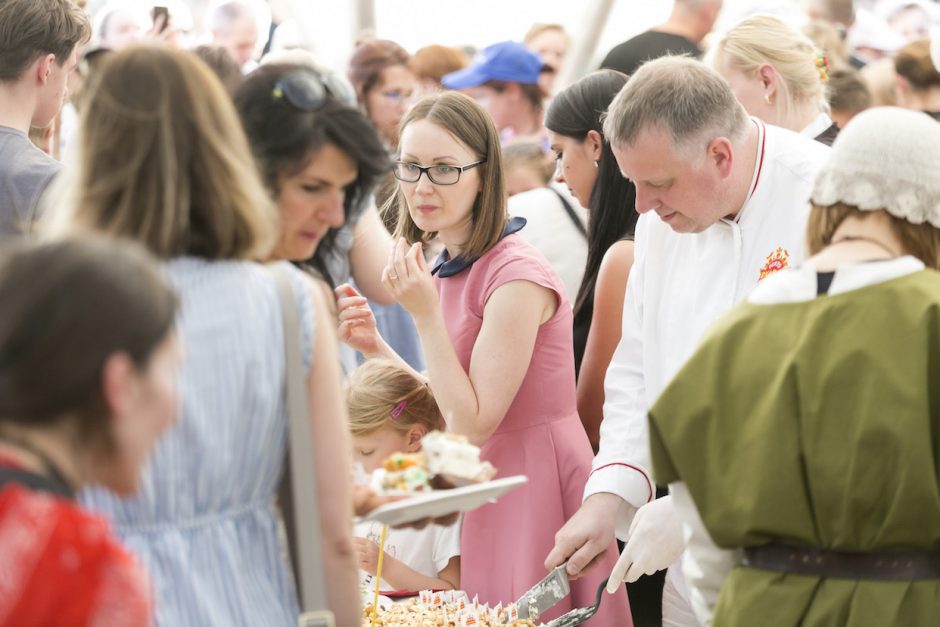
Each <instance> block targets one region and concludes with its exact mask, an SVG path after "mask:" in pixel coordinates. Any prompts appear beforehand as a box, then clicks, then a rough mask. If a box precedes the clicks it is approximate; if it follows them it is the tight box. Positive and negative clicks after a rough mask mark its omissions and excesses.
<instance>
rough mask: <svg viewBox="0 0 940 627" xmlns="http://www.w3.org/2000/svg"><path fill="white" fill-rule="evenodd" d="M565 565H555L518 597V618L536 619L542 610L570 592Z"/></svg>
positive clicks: (566, 564)
mask: <svg viewBox="0 0 940 627" xmlns="http://www.w3.org/2000/svg"><path fill="white" fill-rule="evenodd" d="M567 566H568V562H565V563H564V564H562V565H561V566H556V567H555V568H554V569H552V571H551V572H550V573H548V575H547V576H546V577H545V578H544V579H543V580H542V581H540V582H538V583H537V584H535V585H534V586H532V588H531V589H530V590H529V591H528V592H526V593H525V594H523V595H522V596H521V597H519V600H518V601H516V608H517V609H518V610H519V618H529V619H531V620H534V621H535V620H538V619H539V615H540V614H542V612H545V611H546V610H548V609H551V608H552V607H554V606H555V604H556V603H558V602H559V601H561V600H562V599H564V598H565V597H566V596H568V594H570V593H571V586H569V585H568V572H567V571H566V570H565V568H566V567H567Z"/></svg>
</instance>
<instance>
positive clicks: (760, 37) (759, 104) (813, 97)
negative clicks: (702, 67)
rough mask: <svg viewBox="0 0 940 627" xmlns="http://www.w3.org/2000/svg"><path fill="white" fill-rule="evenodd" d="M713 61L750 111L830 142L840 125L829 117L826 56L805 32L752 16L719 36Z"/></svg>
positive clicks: (825, 142) (765, 118) (785, 126)
mask: <svg viewBox="0 0 940 627" xmlns="http://www.w3.org/2000/svg"><path fill="white" fill-rule="evenodd" d="M712 65H713V66H714V68H715V69H716V70H718V73H719V74H721V75H722V76H723V77H724V78H725V80H727V81H728V83H729V84H730V85H731V89H732V91H734V95H735V97H736V98H737V99H738V101H739V102H740V103H741V104H742V105H743V106H744V108H745V109H746V110H747V112H748V113H749V114H750V115H752V116H753V117H755V118H759V119H761V120H763V121H764V122H766V123H767V124H773V125H774V126H781V127H783V128H786V129H789V130H791V131H793V132H795V133H799V134H801V135H805V136H807V137H811V138H813V139H815V140H817V141H819V142H821V143H823V144H825V145H827V146H831V145H832V142H833V140H834V139H835V138H836V135H838V133H839V127H838V126H836V125H835V124H834V123H833V121H832V118H830V117H829V99H828V93H827V89H826V81H828V80H829V61H828V59H827V58H826V55H825V53H824V52H823V51H821V50H819V49H818V48H816V46H815V45H814V44H813V42H811V41H810V40H809V38H808V37H806V35H804V34H802V33H801V32H799V31H798V30H796V29H794V28H792V27H790V26H789V25H787V24H786V23H785V22H783V21H782V20H780V19H779V18H776V17H773V16H770V15H754V16H751V17H749V18H747V19H745V20H742V21H741V22H739V23H738V24H737V25H736V26H734V28H732V29H731V30H730V31H728V32H727V33H726V34H725V36H724V37H722V39H721V41H719V42H718V45H717V46H716V48H715V52H714V54H713V55H712Z"/></svg>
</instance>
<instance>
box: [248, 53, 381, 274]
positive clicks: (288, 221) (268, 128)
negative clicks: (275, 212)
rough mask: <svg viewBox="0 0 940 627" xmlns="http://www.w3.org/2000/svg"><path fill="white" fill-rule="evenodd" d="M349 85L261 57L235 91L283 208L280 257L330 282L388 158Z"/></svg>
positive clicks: (250, 139)
mask: <svg viewBox="0 0 940 627" xmlns="http://www.w3.org/2000/svg"><path fill="white" fill-rule="evenodd" d="M347 93H348V87H347V86H346V85H345V84H344V83H342V82H340V81H338V80H337V79H336V78H335V77H334V76H332V75H330V74H327V73H322V74H321V73H319V72H317V71H315V70H313V69H311V68H308V67H301V66H298V65H262V66H261V67H259V68H258V69H257V70H255V71H254V72H252V73H251V74H250V75H249V76H248V78H247V79H246V80H245V82H244V84H243V85H242V86H241V87H240V88H239V89H238V91H237V92H236V93H235V107H236V109H237V110H238V113H239V115H240V116H241V121H242V126H243V127H244V129H245V133H246V134H247V136H248V143H249V145H250V146H251V150H252V152H253V153H254V156H255V161H256V163H257V164H258V169H259V170H260V172H261V175H262V179H263V181H264V183H265V185H266V186H267V188H268V191H269V193H270V194H271V196H272V197H273V198H274V200H275V202H276V203H277V205H278V209H279V210H280V214H281V234H280V243H279V245H278V246H277V247H276V249H275V255H276V256H277V258H279V259H287V260H289V261H295V262H306V261H308V260H309V262H310V264H311V265H312V266H313V267H314V269H315V270H317V272H318V273H320V275H321V277H322V278H324V279H325V280H326V281H327V282H328V283H330V287H333V283H334V282H335V281H337V280H345V279H346V277H345V276H340V277H335V276H332V275H333V274H334V273H333V272H331V265H332V258H333V257H334V256H336V255H339V254H343V253H342V251H343V248H344V247H343V244H342V243H340V242H337V236H338V229H340V227H342V226H343V225H344V224H347V223H348V222H350V221H355V220H356V219H357V218H358V217H359V216H360V214H361V213H362V211H363V209H364V207H365V204H366V202H367V201H368V199H369V195H370V194H371V192H372V188H373V187H374V186H375V184H376V182H377V181H378V179H379V178H380V177H381V175H382V174H384V173H385V172H387V171H388V167H389V162H388V159H387V158H386V157H385V150H384V148H383V147H382V144H381V142H380V141H379V138H378V135H377V134H376V133H375V131H374V130H373V128H372V125H371V124H370V123H369V120H368V118H366V116H365V115H363V114H362V113H361V112H360V111H358V110H357V109H356V108H355V107H353V106H350V105H349V104H347V103H345V102H344V101H343V98H344V97H345V96H346V95H347Z"/></svg>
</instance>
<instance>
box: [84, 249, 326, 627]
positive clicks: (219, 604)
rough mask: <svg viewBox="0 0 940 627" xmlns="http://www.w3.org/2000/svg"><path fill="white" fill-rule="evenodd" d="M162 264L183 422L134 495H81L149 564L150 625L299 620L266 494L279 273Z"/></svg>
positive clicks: (281, 430)
mask: <svg viewBox="0 0 940 627" xmlns="http://www.w3.org/2000/svg"><path fill="white" fill-rule="evenodd" d="M166 274H167V276H168V278H169V280H170V282H171V283H172V284H173V285H174V286H175V288H176V289H177V290H178V292H179V294H180V298H181V301H182V306H181V311H180V315H179V319H178V326H177V328H178V332H179V334H180V337H181V339H182V342H183V347H184V351H185V361H184V366H183V368H182V370H181V374H180V397H181V401H180V402H181V411H180V414H179V421H178V422H177V424H175V425H174V426H173V427H171V428H170V429H168V431H167V433H166V434H165V436H164V437H163V439H162V440H161V441H160V442H159V444H158V445H157V447H156V450H155V451H154V455H153V457H152V459H151V461H150V463H149V464H148V466H147V468H146V469H145V470H144V473H143V477H142V482H141V487H140V492H139V493H138V494H137V495H136V496H135V497H134V498H133V499H130V500H124V501H122V500H120V499H118V498H117V497H115V496H113V495H111V494H110V493H108V492H106V491H104V490H101V489H93V490H88V491H86V492H85V493H84V494H83V495H82V498H81V500H82V502H83V503H84V504H85V505H86V506H87V507H89V508H90V509H92V510H95V511H97V512H100V513H102V514H104V515H106V516H108V517H110V519H111V520H112V522H113V524H114V526H115V529H116V530H117V532H118V534H119V535H120V537H121V538H122V539H123V540H124V542H125V545H126V546H127V547H128V548H129V549H130V550H131V551H133V552H134V553H136V554H137V555H138V556H139V557H140V559H141V560H142V561H143V563H144V564H145V566H146V567H147V569H148V571H149V572H150V575H151V577H152V579H153V582H154V596H155V605H156V624H157V625H161V626H165V627H170V626H172V627H187V626H189V625H192V626H194V627H195V626H198V627H206V626H211V625H220V626H226V627H228V626H233V625H245V626H249V625H250V626H251V627H264V626H267V625H271V626H277V627H288V626H293V625H296V624H297V613H298V604H297V596H296V592H295V589H294V583H293V580H292V578H291V575H290V568H289V566H288V565H287V563H286V561H285V558H284V555H285V554H284V552H283V550H282V545H281V543H280V541H279V536H278V528H279V527H278V525H279V523H278V514H277V512H276V510H275V506H274V495H275V492H276V489H277V485H278V481H279V479H280V476H281V473H282V469H283V460H284V451H285V446H286V442H287V413H286V405H285V391H286V388H285V358H284V350H283V341H284V339H283V330H282V324H281V310H280V300H279V298H278V293H277V289H276V287H275V283H274V279H273V277H272V276H271V275H270V272H269V270H268V269H266V268H265V267H264V266H261V265H259V264H254V263H248V262H231V261H206V260H203V259H195V258H180V259H176V260H173V261H171V262H169V263H168V264H167V265H166ZM291 283H292V285H293V287H294V292H295V296H296V300H297V306H298V307H299V311H300V319H301V321H302V325H301V326H302V330H303V352H302V354H303V356H304V361H305V366H306V367H307V368H308V369H309V367H310V364H311V362H312V342H313V318H312V316H313V314H312V305H311V302H310V299H309V295H308V293H307V291H306V289H305V287H304V283H303V277H301V276H300V273H299V271H297V270H295V269H293V268H291Z"/></svg>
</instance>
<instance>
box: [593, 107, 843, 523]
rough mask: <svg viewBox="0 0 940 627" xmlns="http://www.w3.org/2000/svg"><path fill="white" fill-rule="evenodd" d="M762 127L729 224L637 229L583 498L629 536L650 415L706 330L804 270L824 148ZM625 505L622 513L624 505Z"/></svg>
mask: <svg viewBox="0 0 940 627" xmlns="http://www.w3.org/2000/svg"><path fill="white" fill-rule="evenodd" d="M752 121H753V123H754V124H756V125H757V128H758V153H757V159H756V161H755V167H754V174H753V177H752V184H751V192H750V194H749V196H748V198H747V200H746V201H745V203H744V205H743V207H742V208H741V210H740V211H739V212H738V215H737V216H736V218H734V219H723V220H720V221H718V222H717V223H715V224H714V225H712V226H710V227H709V228H708V229H706V230H705V231H703V232H701V233H688V234H680V233H676V232H674V231H673V230H672V229H671V228H670V227H669V226H668V225H667V224H665V223H664V222H662V221H661V220H660V219H659V217H658V216H657V215H656V214H655V213H653V212H649V213H646V214H644V215H643V216H641V217H640V220H639V222H638V224H637V229H636V248H635V261H634V265H633V269H632V271H631V272H630V280H629V281H628V283H627V294H626V301H625V304H624V310H623V331H622V337H621V340H620V344H619V345H618V346H617V350H616V351H615V353H614V356H613V359H612V360H611V363H610V366H609V367H608V369H607V376H606V379H605V383H604V391H605V402H604V420H603V422H602V423H601V429H600V435H601V441H600V452H599V453H598V455H597V457H595V458H594V466H593V472H592V473H591V476H590V478H589V479H588V482H587V485H586V487H585V490H584V498H587V497H589V496H590V495H592V494H596V493H599V492H611V493H613V494H617V495H618V496H620V497H621V498H623V499H624V501H626V502H627V503H629V504H630V505H632V507H628V506H625V507H622V508H621V511H620V513H619V515H618V517H617V525H616V531H617V536H618V537H619V538H621V539H624V538H626V537H627V533H628V531H629V525H630V522H631V521H632V518H633V514H634V511H635V510H634V508H638V507H640V506H641V505H644V504H645V503H647V502H649V501H651V500H652V499H653V497H654V495H655V486H654V483H653V481H652V478H651V474H650V471H649V468H650V453H649V433H648V426H647V419H646V414H647V409H648V407H650V406H651V405H652V404H653V402H654V401H655V400H656V398H657V397H658V396H659V394H660V392H662V390H663V389H664V388H665V387H666V385H667V384H668V383H669V381H670V380H671V378H672V377H673V376H674V375H675V374H676V373H677V372H678V371H679V369H680V368H681V367H682V365H683V363H684V362H685V360H686V359H688V358H689V357H690V356H691V355H692V353H693V352H694V350H695V348H696V347H697V345H698V343H699V341H700V340H701V338H702V337H703V336H704V335H705V333H706V331H707V330H708V328H709V327H710V326H711V325H712V323H713V322H714V321H715V320H716V319H718V318H719V317H720V316H721V315H722V314H724V313H725V312H727V311H728V310H730V309H731V307H732V306H733V305H735V304H736V303H738V302H739V301H741V300H742V299H743V298H744V297H746V296H747V295H748V294H749V293H750V291H751V290H752V289H754V287H755V286H756V285H757V283H758V280H759V279H760V278H761V276H762V274H763V275H764V276H766V275H768V274H770V273H772V272H773V271H775V270H778V269H781V268H782V267H787V266H796V265H799V264H800V263H801V262H802V259H803V250H804V240H805V237H806V235H805V228H806V219H807V215H808V212H809V197H810V192H811V190H812V185H813V183H814V180H815V177H816V173H817V172H818V170H819V168H820V167H821V166H822V165H823V163H824V162H825V160H826V159H827V156H828V154H829V148H828V147H826V146H824V145H822V144H821V143H819V142H816V141H813V140H811V139H808V138H806V137H803V136H801V135H799V134H797V133H793V132H792V131H788V130H785V129H782V128H778V127H775V126H769V125H765V124H764V123H763V122H761V121H760V120H758V119H756V118H752ZM625 505H626V504H625Z"/></svg>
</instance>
